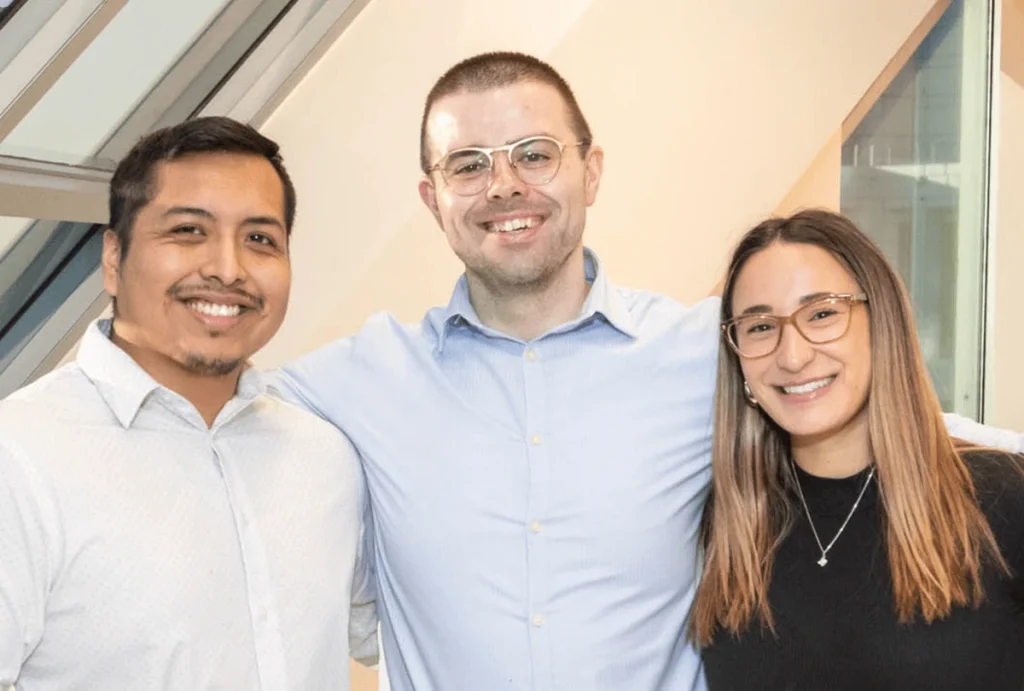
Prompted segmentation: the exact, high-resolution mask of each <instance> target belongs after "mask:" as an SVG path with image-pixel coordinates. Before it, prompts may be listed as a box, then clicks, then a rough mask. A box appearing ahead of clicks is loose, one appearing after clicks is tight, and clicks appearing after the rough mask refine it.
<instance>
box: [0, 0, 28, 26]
mask: <svg viewBox="0 0 1024 691" xmlns="http://www.w3.org/2000/svg"><path fill="white" fill-rule="evenodd" d="M24 2H25V0H0V25H2V24H3V22H4V21H6V20H7V18H8V17H9V16H11V15H13V14H14V13H15V12H16V11H17V9H18V7H19V6H20V5H23V4H24Z"/></svg>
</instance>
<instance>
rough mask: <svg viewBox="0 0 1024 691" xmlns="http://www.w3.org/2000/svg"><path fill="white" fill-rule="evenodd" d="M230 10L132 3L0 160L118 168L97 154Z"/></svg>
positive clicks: (220, 0) (203, 0)
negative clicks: (212, 24)
mask: <svg viewBox="0 0 1024 691" xmlns="http://www.w3.org/2000/svg"><path fill="white" fill-rule="evenodd" d="M226 4H227V0H216V1H212V2H211V0H175V2H167V1H166V0H131V2H128V3H127V4H126V5H125V6H124V7H123V8H122V9H121V10H120V11H119V12H118V13H117V15H115V16H114V17H113V19H111V21H110V23H109V24H107V26H106V27H104V29H103V31H102V32H101V33H100V34H99V36H97V37H96V38H95V39H94V40H93V41H92V42H91V43H90V44H89V46H88V47H87V48H86V49H85V51H83V52H82V54H81V55H80V56H79V57H78V59H77V60H75V62H74V63H73V64H72V65H71V66H70V67H68V69H67V70H66V71H65V72H64V73H63V74H62V75H61V76H60V78H59V79H58V80H57V81H56V83H55V84H54V85H53V86H52V87H51V88H50V89H49V90H48V91H47V92H46V94H45V95H44V96H43V97H42V98H41V99H40V100H39V102H38V103H36V105H35V106H34V107H33V108H32V110H31V111H30V112H29V113H28V114H27V115H26V116H25V118H24V119H22V120H21V122H19V123H18V125H17V127H15V128H14V130H13V131H12V132H11V133H10V134H8V135H7V137H6V138H5V139H4V140H3V141H2V142H0V153H2V154H7V155H12V156H21V157H24V158H33V159H39V160H46V161H57V162H62V163H70V164H91V165H98V166H100V167H105V168H109V167H112V166H113V164H114V163H113V161H111V160H105V159H101V160H95V159H94V158H93V156H94V154H95V153H96V152H97V151H98V150H99V149H100V147H101V146H102V145H103V144H104V142H105V141H106V140H107V139H108V138H109V137H110V136H111V134H112V133H113V132H114V131H115V130H116V129H117V128H118V126H119V125H120V124H121V123H122V121H123V120H124V119H125V118H126V117H127V116H128V115H130V114H131V113H132V112H133V111H134V110H135V108H136V106H137V105H138V104H139V103H140V102H141V101H142V99H143V98H144V97H145V96H146V95H147V94H148V93H149V92H150V91H151V90H152V89H153V87H154V86H155V85H156V84H158V83H159V82H160V80H161V79H162V78H163V76H164V75H165V74H166V73H167V72H168V70H169V69H170V68H171V67H173V66H174V64H175V63H176V62H177V61H178V60H179V58H181V56H182V55H183V54H184V53H185V52H186V51H187V50H188V48H189V47H190V46H191V45H192V44H193V43H194V42H195V41H196V40H197V38H198V37H199V36H200V35H201V34H202V32H203V30H204V29H205V28H206V27H207V26H208V25H209V24H210V22H211V21H213V20H214V19H215V18H216V17H217V15H218V14H219V13H220V12H221V10H222V9H223V8H224V7H225V5H226ZM72 112H73V113H74V114H75V117H74V127H70V126H69V125H68V123H69V122H70V121H69V119H68V113H72Z"/></svg>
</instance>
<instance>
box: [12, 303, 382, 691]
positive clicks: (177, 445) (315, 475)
mask: <svg viewBox="0 0 1024 691" xmlns="http://www.w3.org/2000/svg"><path fill="white" fill-rule="evenodd" d="M109 330H110V324H109V322H98V323H96V324H94V325H92V326H91V327H90V328H89V331H88V334H87V335H86V336H85V338H84V340H83V343H82V345H81V348H80V351H79V354H78V357H77V360H76V362H75V363H72V364H70V365H67V366H65V367H62V368H60V369H58V370H57V371H55V372H53V373H51V374H49V375H47V376H45V377H43V378H42V379H40V380H38V381H37V382H35V383H33V384H32V385H30V386H28V387H26V388H24V389H22V390H21V391H19V392H17V393H15V394H14V395H12V396H10V397H9V398H7V399H5V400H4V401H2V402H0V681H3V680H11V681H15V682H16V683H17V688H18V689H19V690H20V689H24V690H25V691H49V690H51V689H53V690H56V689H60V690H61V691H69V690H74V689H132V690H133V691H140V690H150V689H152V690H154V691H157V690H160V691H163V690H167V691H170V690H172V689H173V690H177V689H182V690H184V689H189V690H190V691H193V690H195V689H210V690H212V689H226V690H231V691H239V690H243V689H263V690H265V691H280V690H284V689H302V690H304V691H305V690H309V689H339V690H345V689H348V688H349V668H348V658H349V653H350V651H351V653H352V655H353V657H356V658H357V659H360V660H362V661H364V662H367V663H373V662H375V659H376V655H377V639H376V623H377V622H376V611H375V603H374V594H373V587H372V582H373V578H372V573H371V571H372V565H371V564H370V563H369V561H368V559H364V556H367V553H365V552H364V551H363V549H362V544H363V542H364V540H366V539H368V537H367V536H366V535H364V532H365V531H364V525H363V522H362V518H363V515H364V511H365V509H366V498H365V491H364V489H363V478H362V474H361V470H360V468H359V465H358V461H357V458H356V455H355V452H354V450H353V448H352V446H351V444H350V443H349V442H348V440H347V439H346V438H345V437H344V436H343V435H342V434H341V433H340V432H338V430H337V429H336V428H334V427H333V426H332V425H330V424H328V423H326V422H324V421H322V420H320V419H319V418H317V417H315V416H314V415H311V414H309V413H307V412H304V411H301V410H299V409H298V408H296V407H294V406H292V405H291V404H288V403H285V402H282V401H280V400H278V399H276V398H273V397H271V396H269V395H267V393H266V389H265V386H264V384H263V380H262V377H261V375H260V374H259V373H258V372H256V371H254V370H249V371H247V372H245V373H244V374H243V376H242V378H241V381H240V382H239V385H238V390H237V393H236V396H235V397H234V398H233V399H232V400H231V401H230V402H229V403H228V404H227V405H226V406H225V407H224V409H223V410H222V411H221V413H220V414H219V416H218V417H217V419H216V421H215V422H214V424H213V426H212V427H207V425H206V424H205V423H204V421H203V419H202V418H201V416H200V415H199V413H198V412H197V411H196V410H195V408H194V407H193V406H192V405H191V404H190V403H189V402H188V401H187V400H185V399H184V398H182V397H181V396H179V395H178V394H176V393H174V392H172V391H170V390H168V389H166V388H164V387H161V386H160V385H159V384H157V383H156V382H155V381H154V380H153V379H152V378H151V377H150V376H149V375H148V374H146V373H145V371H143V370H142V369H141V368H140V367H139V366H138V365H137V364H136V363H135V361H134V360H132V359H131V358H130V357H129V356H128V355H127V354H126V353H125V352H124V351H123V350H121V349H120V348H118V347H117V346H116V345H114V344H113V343H112V342H111V341H110V340H109ZM368 528H369V526H366V529H368Z"/></svg>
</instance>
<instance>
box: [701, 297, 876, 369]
mask: <svg viewBox="0 0 1024 691" xmlns="http://www.w3.org/2000/svg"><path fill="white" fill-rule="evenodd" d="M837 301H839V302H846V303H848V304H849V305H850V312H851V314H852V312H853V307H854V306H855V305H858V304H867V302H868V296H867V295H866V294H865V293H856V294H854V293H830V294H828V295H825V296H822V297H820V298H818V299H817V300H814V301H812V302H808V303H807V304H806V305H801V306H800V307H798V308H797V309H795V310H793V311H792V312H790V313H789V314H788V315H787V316H785V317H783V316H780V315H777V314H741V315H740V316H738V317H733V318H732V319H729V320H727V321H724V322H722V324H721V329H722V336H723V337H724V338H725V342H726V343H728V344H729V348H730V349H732V351H733V352H734V353H736V355H737V356H739V357H741V358H743V359H744V360H759V359H761V358H763V357H768V356H769V355H772V354H773V353H775V351H776V350H778V349H779V345H781V344H782V330H783V329H784V328H786V325H787V324H790V325H792V327H793V328H794V329H795V330H796V332H797V333H798V334H800V337H801V338H802V339H804V340H805V341H807V342H808V343H810V344H812V345H825V344H827V343H835V342H836V341H838V340H839V339H840V338H842V337H843V336H845V335H846V334H848V333H849V332H850V324H851V322H852V320H850V319H848V320H847V322H846V328H845V329H843V333H841V334H839V335H838V336H836V337H834V338H829V339H827V340H825V341H815V340H812V339H810V338H808V336H807V334H805V333H804V332H803V330H801V328H800V326H799V325H798V324H797V323H796V321H795V320H794V319H793V317H795V316H796V314H797V313H798V312H802V311H803V310H805V309H807V308H808V307H812V306H814V305H817V304H819V303H822V302H837ZM751 317H762V318H764V317H770V318H772V319H774V320H776V322H777V323H778V325H779V336H778V338H776V339H775V346H774V347H773V348H772V349H771V350H769V351H768V352H767V353H764V354H762V355H744V354H743V353H742V352H740V348H739V346H738V345H736V343H734V342H733V339H732V335H731V334H730V333H729V329H730V328H732V327H733V326H734V325H735V324H736V323H737V322H739V321H741V320H743V319H750V318H751Z"/></svg>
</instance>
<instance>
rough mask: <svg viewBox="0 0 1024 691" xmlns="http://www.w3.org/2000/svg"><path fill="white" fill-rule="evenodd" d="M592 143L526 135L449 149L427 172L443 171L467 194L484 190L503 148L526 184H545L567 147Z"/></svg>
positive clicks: (452, 184)
mask: <svg viewBox="0 0 1024 691" xmlns="http://www.w3.org/2000/svg"><path fill="white" fill-rule="evenodd" d="M589 144H590V142H589V141H581V142H576V143H575V144H564V143H562V142H560V141H558V140H557V139H555V138H553V137H527V138H526V139H520V140H519V141H517V142H512V143H511V144H506V145H505V146H492V147H467V148H465V149H456V150H455V151H451V152H449V153H448V154H446V155H445V157H444V158H442V159H441V160H440V161H438V162H437V163H435V164H434V165H433V166H431V167H430V168H429V169H428V170H427V173H428V174H429V173H432V172H433V171H435V170H438V171H440V172H441V177H443V178H444V181H445V183H446V184H447V185H448V186H449V187H451V189H452V191H453V192H455V194H458V195H461V196H464V197H468V196H470V195H473V194H478V193H480V192H482V191H483V190H484V189H486V188H487V186H488V185H489V184H490V183H491V176H492V174H493V172H494V155H495V154H496V153H498V152H500V151H504V152H505V155H506V156H508V162H509V164H510V165H511V167H512V170H513V171H515V174H516V175H517V176H518V177H519V179H520V180H522V181H523V182H525V183H526V184H527V185H546V184H547V183H549V182H551V180H553V179H554V177H555V175H557V174H558V169H559V167H560V166H561V165H562V152H563V151H565V147H567V146H588V145H589Z"/></svg>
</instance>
